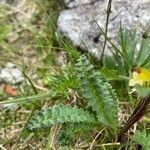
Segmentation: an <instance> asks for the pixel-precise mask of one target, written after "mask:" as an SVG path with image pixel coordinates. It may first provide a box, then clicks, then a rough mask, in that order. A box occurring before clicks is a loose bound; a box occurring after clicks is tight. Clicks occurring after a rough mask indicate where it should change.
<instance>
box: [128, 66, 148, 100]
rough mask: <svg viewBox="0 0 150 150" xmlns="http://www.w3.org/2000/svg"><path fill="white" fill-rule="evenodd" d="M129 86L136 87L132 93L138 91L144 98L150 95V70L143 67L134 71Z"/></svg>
mask: <svg viewBox="0 0 150 150" xmlns="http://www.w3.org/2000/svg"><path fill="white" fill-rule="evenodd" d="M129 86H132V87H134V88H133V89H132V92H134V91H137V92H138V93H139V94H140V95H141V96H142V97H146V96H148V95H150V70H149V69H146V68H142V67H138V68H135V69H133V73H132V79H131V80H130V81H129ZM132 92H131V93H132Z"/></svg>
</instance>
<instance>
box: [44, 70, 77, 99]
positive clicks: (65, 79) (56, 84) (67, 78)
mask: <svg viewBox="0 0 150 150" xmlns="http://www.w3.org/2000/svg"><path fill="white" fill-rule="evenodd" d="M47 82H48V83H47V84H48V85H49V86H50V87H51V88H52V89H53V90H54V91H56V92H57V93H59V94H61V95H62V96H63V97H65V98H66V97H68V96H69V95H68V94H69V89H76V88H77V87H78V78H77V75H76V72H75V70H74V68H67V69H62V70H60V72H59V73H58V74H55V75H51V76H49V77H48V78H47Z"/></svg>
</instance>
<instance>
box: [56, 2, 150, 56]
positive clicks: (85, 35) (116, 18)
mask: <svg viewBox="0 0 150 150" xmlns="http://www.w3.org/2000/svg"><path fill="white" fill-rule="evenodd" d="M66 2H67V0H66ZM78 2H79V1H78ZM107 3H108V1H107V0H99V1H97V2H95V3H92V4H87V5H79V6H78V7H75V8H72V9H67V10H63V11H61V12H60V15H59V18H58V22H57V24H58V30H59V31H60V32H61V33H62V34H63V35H64V36H65V37H67V38H69V39H70V40H71V41H72V42H73V44H74V45H75V46H79V47H81V48H83V49H86V50H88V51H89V52H90V53H92V54H94V55H95V56H96V57H97V58H99V57H100V54H101V49H102V44H103V39H104V38H103V35H102V34H101V32H100V29H99V27H98V25H99V26H100V27H101V28H103V30H104V29H105V22H106V8H107ZM70 5H71V2H70ZM76 5H77V3H76ZM120 21H121V22H122V26H123V27H124V28H127V29H134V28H135V29H137V31H138V33H140V34H142V33H144V31H145V30H146V29H147V28H149V27H150V1H149V0H141V1H139V0H132V1H127V0H115V1H112V13H111V15H110V21H109V28H108V36H109V37H110V38H112V39H115V35H116V32H117V31H118V29H119V26H120ZM97 24H98V25H97ZM97 37H99V38H97ZM106 54H110V49H109V50H108V48H106Z"/></svg>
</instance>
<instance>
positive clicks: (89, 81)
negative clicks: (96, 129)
mask: <svg viewBox="0 0 150 150" xmlns="http://www.w3.org/2000/svg"><path fill="white" fill-rule="evenodd" d="M77 71H78V77H79V79H80V86H81V92H82V93H83V95H82V96H83V97H84V98H86V99H87V101H88V105H89V106H90V107H92V109H93V111H95V112H96V113H97V117H98V120H99V122H101V123H103V125H107V126H114V125H117V124H118V119H117V118H118V117H117V109H118V105H117V96H116V94H115V92H114V90H113V88H112V86H111V84H110V83H109V82H108V81H107V80H106V79H104V77H103V76H102V75H101V73H100V72H99V71H96V70H95V69H94V67H93V65H91V64H90V62H89V60H88V59H87V58H86V56H84V55H82V56H81V57H80V58H79V60H78V63H77Z"/></svg>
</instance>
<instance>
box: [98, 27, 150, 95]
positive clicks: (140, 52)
mask: <svg viewBox="0 0 150 150" xmlns="http://www.w3.org/2000/svg"><path fill="white" fill-rule="evenodd" d="M107 40H108V42H109V44H110V45H111V46H112V56H106V57H105V58H104V59H103V68H102V69H101V72H102V73H103V75H105V76H106V77H107V78H108V79H110V80H119V81H121V82H120V86H121V87H122V88H121V89H122V91H120V90H119V92H118V93H120V92H121V93H125V91H127V93H129V91H130V89H129V86H128V80H129V76H130V74H131V70H132V69H133V68H134V67H135V66H142V67H148V68H149V67H150V61H149V57H150V45H149V43H150V39H149V38H142V39H140V38H139V37H137V33H136V30H127V29H124V28H122V26H120V29H119V31H118V34H117V44H114V43H112V41H111V40H110V39H107ZM116 45H118V46H116ZM139 45H140V46H139ZM120 86H119V87H120ZM116 88H117V86H116ZM121 95H122V94H121ZM129 96H130V94H129Z"/></svg>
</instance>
